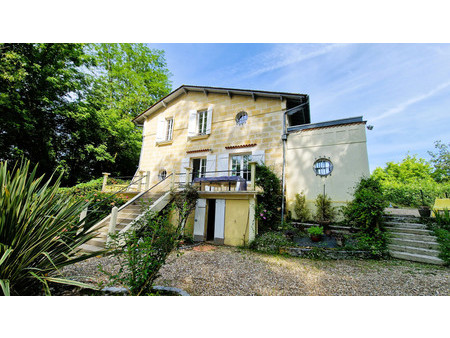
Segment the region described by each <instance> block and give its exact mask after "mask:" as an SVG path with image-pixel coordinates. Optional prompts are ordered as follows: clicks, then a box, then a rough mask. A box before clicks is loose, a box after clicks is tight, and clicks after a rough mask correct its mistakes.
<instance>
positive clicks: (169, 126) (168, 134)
mask: <svg viewBox="0 0 450 338" xmlns="http://www.w3.org/2000/svg"><path fill="white" fill-rule="evenodd" d="M164 137H165V139H164V141H172V139H173V117H169V118H167V119H166V131H165V133H164Z"/></svg>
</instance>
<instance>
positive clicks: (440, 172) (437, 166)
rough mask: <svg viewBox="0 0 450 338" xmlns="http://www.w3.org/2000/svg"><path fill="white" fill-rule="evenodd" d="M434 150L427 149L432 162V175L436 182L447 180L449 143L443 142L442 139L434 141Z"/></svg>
mask: <svg viewBox="0 0 450 338" xmlns="http://www.w3.org/2000/svg"><path fill="white" fill-rule="evenodd" d="M434 147H435V149H436V152H432V151H429V152H428V154H429V155H430V156H431V160H430V162H431V163H432V164H433V167H434V171H433V176H434V179H435V180H436V181H437V182H447V181H448V180H449V179H450V151H449V147H450V143H449V144H445V143H442V141H440V140H439V141H436V142H434Z"/></svg>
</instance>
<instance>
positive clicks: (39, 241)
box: [0, 161, 98, 295]
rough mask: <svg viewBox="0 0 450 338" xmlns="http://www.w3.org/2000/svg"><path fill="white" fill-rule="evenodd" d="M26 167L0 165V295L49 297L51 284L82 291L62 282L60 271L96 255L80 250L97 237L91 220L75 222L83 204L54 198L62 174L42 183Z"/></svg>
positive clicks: (58, 197) (63, 197) (69, 282)
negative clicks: (67, 286) (66, 285)
mask: <svg viewBox="0 0 450 338" xmlns="http://www.w3.org/2000/svg"><path fill="white" fill-rule="evenodd" d="M29 166H30V164H29V162H23V161H22V163H20V164H16V165H15V166H14V167H13V168H12V170H9V169H8V163H7V162H1V163H0V189H1V190H0V290H1V291H2V292H3V294H4V295H35V294H41V293H42V291H44V292H45V294H50V288H49V283H52V282H53V283H63V284H72V285H78V286H86V285H84V284H82V283H79V282H76V281H71V280H67V279H64V278H60V277H59V276H58V270H59V269H60V268H62V267H64V266H66V265H69V264H73V263H76V262H80V261H82V260H85V259H87V258H90V257H92V256H94V255H95V254H94V253H91V254H86V253H83V252H81V251H80V249H79V248H80V246H81V245H82V244H84V243H86V242H87V241H89V240H90V239H92V238H93V237H94V236H95V233H94V232H93V225H94V222H95V220H94V219H89V217H88V218H86V219H84V222H82V221H80V219H79V218H80V213H81V211H82V210H83V209H84V208H86V206H87V203H86V202H84V201H68V200H67V197H65V196H62V195H59V194H58V188H59V184H60V180H61V177H62V175H60V176H59V177H58V178H57V179H56V180H54V179H53V176H52V177H50V179H48V180H47V181H44V176H41V177H36V167H35V168H34V169H33V170H32V171H31V172H30V170H29ZM52 180H54V184H52V183H51V181H52ZM97 254H98V253H97Z"/></svg>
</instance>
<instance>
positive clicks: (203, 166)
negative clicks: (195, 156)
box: [200, 158, 206, 177]
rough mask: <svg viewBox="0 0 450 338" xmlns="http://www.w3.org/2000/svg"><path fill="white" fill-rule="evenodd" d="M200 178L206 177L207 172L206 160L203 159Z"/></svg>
mask: <svg viewBox="0 0 450 338" xmlns="http://www.w3.org/2000/svg"><path fill="white" fill-rule="evenodd" d="M200 164H201V165H200V177H205V176H206V175H205V172H206V158H202V159H201V160H200Z"/></svg>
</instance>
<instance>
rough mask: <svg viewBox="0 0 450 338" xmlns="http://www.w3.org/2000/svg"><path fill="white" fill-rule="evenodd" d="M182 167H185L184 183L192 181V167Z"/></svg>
mask: <svg viewBox="0 0 450 338" xmlns="http://www.w3.org/2000/svg"><path fill="white" fill-rule="evenodd" d="M184 169H186V184H191V183H192V174H191V171H192V168H191V167H185V168H184Z"/></svg>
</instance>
